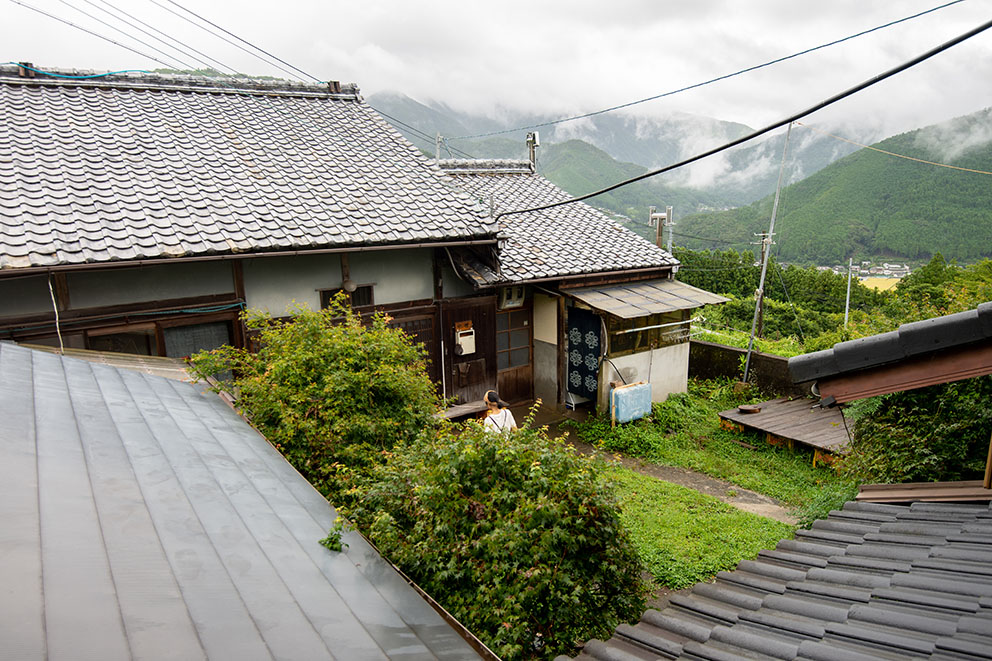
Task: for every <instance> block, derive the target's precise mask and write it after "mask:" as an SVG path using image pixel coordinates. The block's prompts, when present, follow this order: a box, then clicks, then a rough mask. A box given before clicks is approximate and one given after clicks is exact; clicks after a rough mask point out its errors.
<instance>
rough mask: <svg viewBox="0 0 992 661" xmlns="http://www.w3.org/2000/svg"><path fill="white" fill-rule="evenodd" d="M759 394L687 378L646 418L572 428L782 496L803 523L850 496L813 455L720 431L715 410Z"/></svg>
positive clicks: (587, 437) (618, 447) (590, 439)
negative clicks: (683, 389) (685, 387)
mask: <svg viewBox="0 0 992 661" xmlns="http://www.w3.org/2000/svg"><path fill="white" fill-rule="evenodd" d="M762 399H765V397H763V396H762V395H761V394H759V393H754V392H752V393H744V394H737V393H734V392H733V387H732V384H731V383H730V382H729V381H702V380H690V382H689V392H688V393H685V394H676V395H672V396H671V397H669V398H668V400H667V401H665V402H663V403H661V404H655V406H654V410H653V412H652V415H651V416H649V417H648V418H645V419H643V420H639V421H637V422H634V423H630V424H627V425H623V426H621V427H617V428H616V429H611V428H610V423H609V419H608V418H603V417H598V418H591V419H590V420H589V421H587V422H584V423H575V424H574V425H573V427H574V429H575V430H576V432H577V433H578V435H579V437H580V438H581V439H582V440H583V441H585V442H587V443H591V444H593V445H595V446H597V447H599V448H601V449H604V450H609V451H612V452H622V453H624V454H627V455H631V456H637V457H643V458H645V459H647V460H649V461H652V462H654V463H658V464H665V465H669V466H678V467H681V468H689V469H692V470H695V471H698V472H700V473H705V474H707V475H710V476H712V477H716V478H719V479H722V480H726V481H728V482H732V483H734V484H736V485H739V486H741V487H744V488H745V489H750V490H752V491H757V492H758V493H763V494H765V495H768V496H771V497H773V498H777V499H778V500H780V501H782V502H783V503H786V504H787V505H791V506H793V507H796V508H797V509H799V510H800V517H801V518H802V519H803V520H804V521H808V520H809V517H810V516H813V517H814V518H815V517H816V516H822V515H825V514H826V511H829V509H830V507H831V506H836V504H839V503H842V502H843V501H844V500H847V499H849V498H850V497H853V491H852V489H853V487H852V485H851V483H850V482H849V481H847V480H845V479H843V478H841V477H839V476H838V475H837V474H836V473H835V471H833V470H832V469H830V468H826V467H823V466H817V467H814V466H813V462H812V455H811V453H809V452H805V451H802V450H788V449H785V448H777V447H774V446H771V445H768V444H767V443H766V442H765V441H764V439H763V438H762V437H761V436H760V435H757V434H753V433H746V432H731V431H728V430H725V429H721V428H720V420H719V417H718V416H717V413H718V412H720V411H724V410H727V409H730V408H733V407H735V406H737V405H739V404H743V403H747V402H755V401H761V400H762ZM741 441H742V442H745V443H747V444H749V445H751V446H753V447H754V448H755V449H751V448H748V447H745V446H743V445H741V444H740V442H741ZM824 509H825V510H826V511H824Z"/></svg>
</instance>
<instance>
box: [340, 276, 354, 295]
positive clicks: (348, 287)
mask: <svg viewBox="0 0 992 661" xmlns="http://www.w3.org/2000/svg"><path fill="white" fill-rule="evenodd" d="M341 288H342V289H344V290H345V291H346V292H348V293H349V294H351V293H354V291H355V290H356V289H358V285H356V284H355V281H354V280H352V279H351V278H348V279H347V280H345V281H344V282H342V283H341Z"/></svg>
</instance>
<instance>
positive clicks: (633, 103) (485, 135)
mask: <svg viewBox="0 0 992 661" xmlns="http://www.w3.org/2000/svg"><path fill="white" fill-rule="evenodd" d="M963 1H964V0H953V1H952V2H947V3H944V4H942V5H939V6H937V7H933V8H931V9H927V10H925V11H921V12H919V13H917V14H913V15H912V16H906V17H904V18H900V19H897V20H895V21H889V22H888V23H884V24H882V25H877V26H875V27H873V28H870V29H868V30H862V31H861V32H858V33H856V34H852V35H849V36H847V37H843V38H842V39H835V40H834V41H830V42H827V43H825V44H820V45H819V46H814V47H812V48H807V49H806V50H803V51H799V52H798V53H793V54H792V55H786V56H784V57H780V58H777V59H774V60H769V61H768V62H765V63H763V64H757V65H754V66H751V67H747V68H746V69H741V70H739V71H735V72H733V73H728V74H724V75H722V76H717V77H716V78H711V79H709V80H706V81H703V82H701V83H695V84H693V85H688V86H686V87H682V88H679V89H676V90H672V91H670V92H663V93H662V94H656V95H654V96H649V97H646V98H643V99H638V100H637V101H630V102H628V103H622V104H620V105H617V106H611V107H609V108H604V109H603V110H596V111H594V112H587V113H585V114H583V115H575V116H572V117H564V118H562V119H555V120H551V121H547V122H542V123H540V124H532V125H531V126H522V127H519V128H515V129H503V130H500V131H491V132H489V133H479V134H477V135H462V136H458V137H457V138H451V139H452V140H471V139H474V138H488V137H490V136H494V135H504V134H506V133H514V132H516V131H528V130H530V129H538V128H543V127H545V126H553V125H555V124H563V123H565V122H571V121H575V120H577V119H585V118H587V117H595V116H597V115H603V114H606V113H608V112H613V111H615V110H621V109H623V108H629V107H631V106H636V105H638V104H641V103H647V102H648V101H655V100H657V99H661V98H664V97H666V96H674V95H675V94H680V93H682V92H687V91H689V90H693V89H697V88H699V87H703V86H705V85H711V84H713V83H717V82H720V81H721V80H727V79H728V78H733V77H735V76H740V75H742V74H745V73H750V72H751V71H757V70H758V69H763V68H765V67H769V66H772V65H773V64H779V63H780V62H785V61H786V60H791V59H793V58H796V57H800V56H801V55H806V54H808V53H812V52H814V51H818V50H821V49H824V48H828V47H830V46H836V45H837V44H840V43H843V42H845V41H850V40H851V39H856V38H857V37H861V36H864V35H866V34H870V33H872V32H877V31H879V30H883V29H885V28H888V27H892V26H893V25H898V24H899V23H904V22H906V21H909V20H912V19H914V18H919V17H920V16H924V15H926V14H930V13H933V12H935V11H938V10H940V9H944V8H946V7H950V6H951V5H956V4H958V3H959V2H963Z"/></svg>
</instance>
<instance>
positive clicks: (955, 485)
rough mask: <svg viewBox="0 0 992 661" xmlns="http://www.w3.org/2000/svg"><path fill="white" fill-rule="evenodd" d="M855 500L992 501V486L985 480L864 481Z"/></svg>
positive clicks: (886, 501)
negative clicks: (984, 484) (986, 486)
mask: <svg viewBox="0 0 992 661" xmlns="http://www.w3.org/2000/svg"><path fill="white" fill-rule="evenodd" d="M856 500H858V501H860V502H866V503H910V502H913V501H917V500H922V501H927V502H973V501H990V500H992V489H986V488H985V487H983V486H982V480H966V481H961V482H909V483H906V484H862V485H861V489H860V490H859V491H858V497H857V498H856Z"/></svg>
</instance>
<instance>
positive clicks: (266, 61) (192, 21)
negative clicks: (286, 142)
mask: <svg viewBox="0 0 992 661" xmlns="http://www.w3.org/2000/svg"><path fill="white" fill-rule="evenodd" d="M11 1H12V2H17V1H19V0H11ZM148 1H149V2H151V3H152V4H153V5H155V6H156V7H159V8H160V9H164V10H165V11H167V12H169V13H170V14H172V15H173V16H177V17H179V18H181V19H183V20H184V21H186V22H187V23H189V24H190V25H194V26H196V27H198V28H200V29H201V30H203V31H204V32H206V33H207V34H209V35H212V36H214V37H217V38H218V39H220V40H221V41H225V42H227V43H228V44H230V45H231V46H234V47H235V48H238V49H240V50H242V51H244V52H245V53H248V54H249V55H251V56H252V57H255V58H258V59H259V60H261V61H263V62H265V63H266V64H268V65H269V66H272V67H275V68H276V69H279V70H280V71H282V72H283V73H286V74H289V75H290V76H292V77H293V78H296V79H297V80H300V76H299V75H297V74H295V73H293V72H292V71H290V70H289V69H286V68H285V67H282V66H280V65H278V64H273V63H272V62H270V61H269V60H266V59H265V58H264V57H262V56H261V55H259V54H258V53H253V52H252V51H250V50H248V49H247V48H245V47H244V46H241V45H240V44H236V43H234V42H233V41H231V40H230V39H228V38H227V37H224V36H223V35H219V34H217V33H216V32H214V31H212V30H209V29H208V28H205V27H204V26H202V25H200V24H199V23H197V22H196V21H194V20H193V19H191V18H189V17H188V16H183V15H182V14H180V13H179V12H177V11H175V10H174V9H170V8H169V7H166V6H165V5H163V4H162V3H160V2H158V0H148ZM170 1H171V0H170ZM173 4H175V3H173ZM176 6H177V7H180V5H176ZM183 9H185V8H183ZM186 11H189V10H188V9H186ZM189 13H190V14H192V15H193V16H196V17H197V18H200V20H202V21H204V22H206V23H210V21H207V20H206V19H203V18H201V17H200V16H199V15H197V14H194V13H193V12H189ZM210 24H211V25H213V24H212V23H210ZM225 32H226V30H225ZM245 43H247V42H245ZM259 50H261V49H259ZM307 76H309V74H307ZM314 80H317V79H316V78H314ZM317 82H320V81H317Z"/></svg>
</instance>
